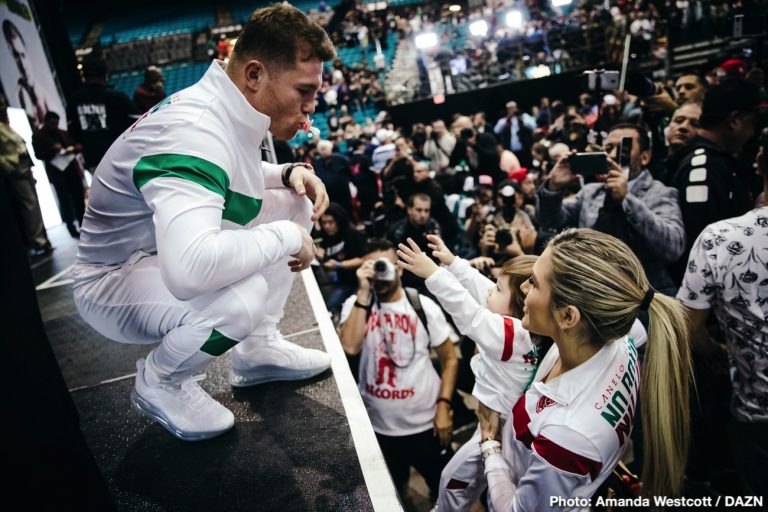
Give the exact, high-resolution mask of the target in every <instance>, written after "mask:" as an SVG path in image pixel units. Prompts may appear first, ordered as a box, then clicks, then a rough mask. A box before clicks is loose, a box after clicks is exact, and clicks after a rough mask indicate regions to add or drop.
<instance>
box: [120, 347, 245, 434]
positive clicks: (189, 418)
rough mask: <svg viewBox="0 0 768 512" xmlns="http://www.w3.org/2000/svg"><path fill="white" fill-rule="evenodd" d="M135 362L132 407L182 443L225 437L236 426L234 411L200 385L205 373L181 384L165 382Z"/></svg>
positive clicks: (142, 360)
mask: <svg viewBox="0 0 768 512" xmlns="http://www.w3.org/2000/svg"><path fill="white" fill-rule="evenodd" d="M145 372H150V369H149V368H146V369H145V361H144V359H139V360H138V361H136V385H135V386H134V388H133V391H131V402H133V406H134V407H135V408H136V409H137V410H138V411H139V412H140V413H142V414H143V415H144V416H147V417H148V418H150V419H152V420H155V421H156V422H158V423H160V424H161V425H162V426H163V427H165V429H166V430H168V432H170V433H171V434H173V435H174V436H176V437H178V438H179V439H181V440H183V441H202V440H203V439H210V438H212V437H216V436H218V435H220V434H223V433H224V432H226V431H227V430H229V429H231V428H232V426H233V425H234V424H235V415H234V414H232V411H230V410H229V409H227V408H226V407H224V406H223V405H221V404H220V403H219V402H217V401H216V400H214V399H213V398H211V396H210V395H209V394H208V393H206V392H205V391H204V390H203V388H201V387H200V385H199V384H198V383H197V382H198V381H200V380H203V379H204V378H205V374H200V375H197V376H195V377H190V378H188V379H186V380H184V381H182V382H181V383H178V384H174V383H165V382H161V381H160V379H158V378H157V377H155V376H154V375H146V374H145Z"/></svg>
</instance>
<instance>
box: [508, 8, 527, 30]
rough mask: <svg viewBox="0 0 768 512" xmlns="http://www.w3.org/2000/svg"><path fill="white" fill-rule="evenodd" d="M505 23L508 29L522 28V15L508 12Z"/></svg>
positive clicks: (517, 12)
mask: <svg viewBox="0 0 768 512" xmlns="http://www.w3.org/2000/svg"><path fill="white" fill-rule="evenodd" d="M505 21H506V23H507V26H508V27H509V28H518V29H519V28H523V13H521V12H520V11H509V12H508V13H507V16H506V18H505Z"/></svg>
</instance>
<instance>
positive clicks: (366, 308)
mask: <svg viewBox="0 0 768 512" xmlns="http://www.w3.org/2000/svg"><path fill="white" fill-rule="evenodd" d="M354 306H355V307H356V308H360V309H364V310H366V311H370V310H371V306H373V305H372V304H368V305H367V306H366V305H365V304H360V303H359V302H357V301H355V304H354Z"/></svg>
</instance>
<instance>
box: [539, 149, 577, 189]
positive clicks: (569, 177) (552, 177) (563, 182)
mask: <svg viewBox="0 0 768 512" xmlns="http://www.w3.org/2000/svg"><path fill="white" fill-rule="evenodd" d="M575 154H576V152H575V151H572V152H571V154H570V155H565V156H564V157H562V158H561V159H560V160H558V161H557V163H556V164H555V166H554V167H553V168H552V172H550V173H549V180H548V181H547V189H549V190H551V191H552V192H558V191H560V190H563V189H564V188H565V187H567V186H568V185H570V184H571V183H573V182H574V181H576V180H578V179H579V178H581V175H580V174H573V171H571V164H570V162H569V160H568V159H569V158H570V156H571V155H575Z"/></svg>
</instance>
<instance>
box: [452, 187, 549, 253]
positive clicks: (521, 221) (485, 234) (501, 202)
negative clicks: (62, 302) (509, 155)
mask: <svg viewBox="0 0 768 512" xmlns="http://www.w3.org/2000/svg"><path fill="white" fill-rule="evenodd" d="M523 201H524V198H523V195H522V188H521V186H520V184H519V183H518V182H517V181H513V180H504V181H502V182H501V183H499V184H498V185H497V187H496V196H495V206H493V207H490V208H489V207H485V208H479V209H476V213H475V214H474V215H473V216H472V218H470V220H469V221H467V227H468V229H467V233H468V234H470V233H471V234H472V235H473V237H474V236H477V238H476V241H477V246H478V248H479V250H480V254H481V255H482V256H488V257H491V258H493V259H495V260H497V261H504V260H507V259H509V258H512V257H515V256H520V255H522V254H531V253H533V249H534V246H535V245H536V228H535V226H534V225H533V222H532V221H531V218H530V217H529V216H528V214H527V213H525V211H524V210H523V209H522V206H523ZM478 212H479V213H482V212H485V214H484V215H482V216H481V215H480V214H479V213H478ZM470 230H471V231H470Z"/></svg>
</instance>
